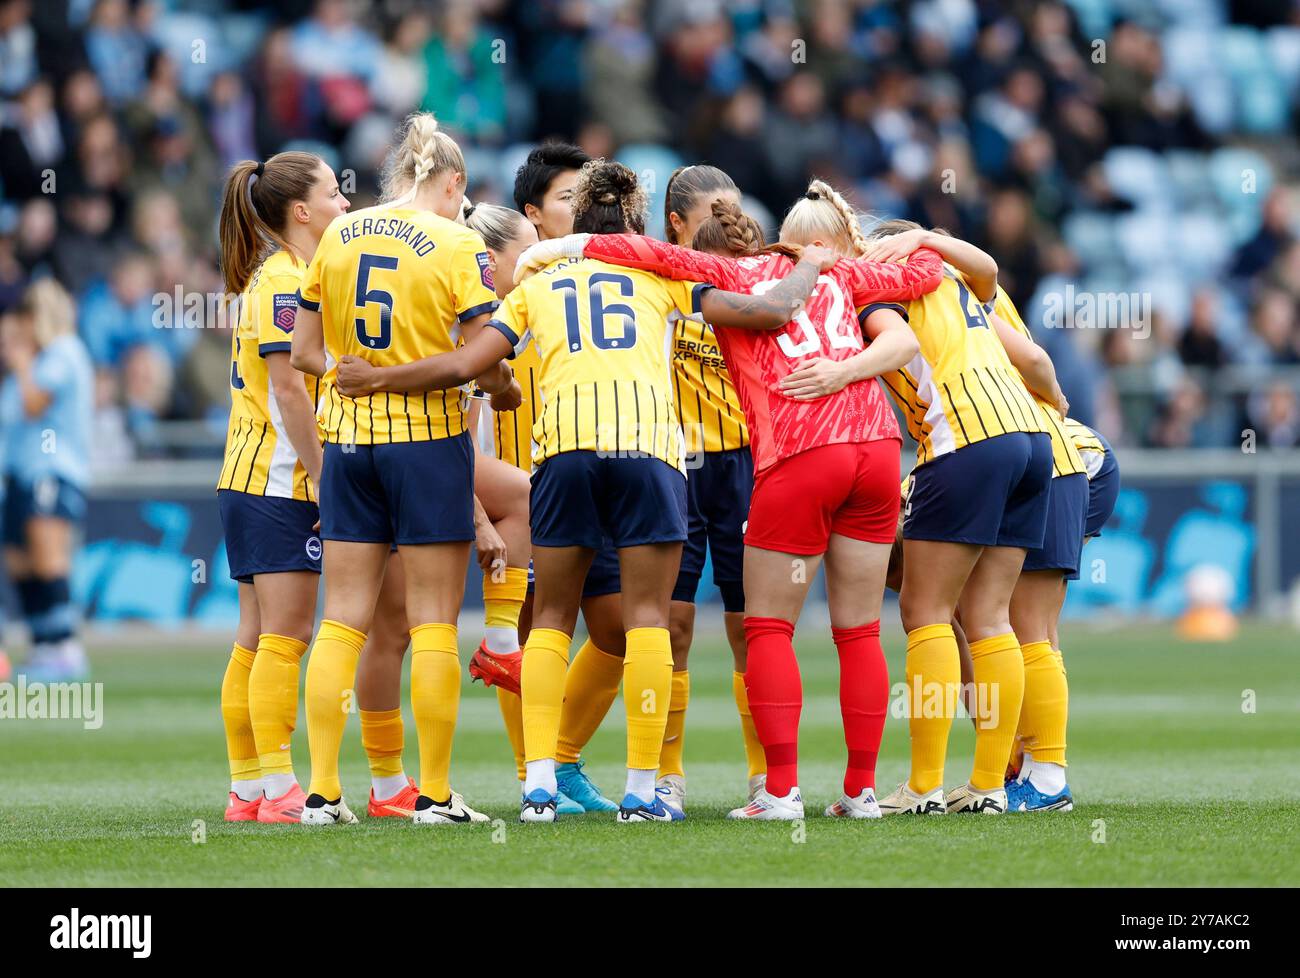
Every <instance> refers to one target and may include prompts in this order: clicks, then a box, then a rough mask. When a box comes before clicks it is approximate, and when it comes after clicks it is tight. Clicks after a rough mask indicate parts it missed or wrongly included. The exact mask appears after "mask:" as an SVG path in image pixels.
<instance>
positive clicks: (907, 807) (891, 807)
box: [879, 781, 948, 815]
mask: <svg viewBox="0 0 1300 978" xmlns="http://www.w3.org/2000/svg"><path fill="white" fill-rule="evenodd" d="M879 805H880V814H881V815H942V814H944V813H945V812H946V811H947V810H948V806H947V805H945V804H944V800H943V788H942V787H939V788H935V789H934V790H933V791H927V792H926V793H925V794H923V795H918V794H917V793H916V792H915V791H913V790H912V789H911V788H910V787H908V784H907V782H906V781H904V782H903V783H902V784H900V785H899V786H898V787H897V788H895V789H894V790H893V791H892V792H891V793H890V794H888V795H886V796H885V797H884V798H882V799H880V802H879Z"/></svg>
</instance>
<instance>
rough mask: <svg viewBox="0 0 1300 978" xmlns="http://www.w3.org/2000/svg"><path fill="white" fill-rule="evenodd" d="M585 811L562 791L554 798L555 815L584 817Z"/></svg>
mask: <svg viewBox="0 0 1300 978" xmlns="http://www.w3.org/2000/svg"><path fill="white" fill-rule="evenodd" d="M586 813H587V810H586V809H585V808H583V807H582V806H581V805H579V804H578V803H577V802H576V801H574V800H573V799H572V798H570V797H569V796H568V795H566V794H565V793H564V792H563V791H561V792H559V793H558V794H557V795H556V796H555V814H556V815H585V814H586Z"/></svg>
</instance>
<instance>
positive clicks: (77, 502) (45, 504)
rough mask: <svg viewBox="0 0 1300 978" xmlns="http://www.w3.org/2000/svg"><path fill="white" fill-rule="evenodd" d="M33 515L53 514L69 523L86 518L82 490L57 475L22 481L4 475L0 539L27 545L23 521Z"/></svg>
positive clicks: (25, 528) (14, 545) (25, 525)
mask: <svg viewBox="0 0 1300 978" xmlns="http://www.w3.org/2000/svg"><path fill="white" fill-rule="evenodd" d="M36 516H55V517H58V518H60V519H65V520H67V521H68V522H69V523H81V522H82V521H83V520H85V518H86V494H85V493H84V492H82V491H81V489H79V488H78V487H77V486H74V485H73V484H72V483H71V482H69V481H68V480H67V479H64V478H61V477H59V476H57V475H50V476H45V477H43V478H40V479H37V480H36V481H34V482H24V481H21V480H19V479H17V478H15V477H14V476H9V477H8V478H7V479H5V499H4V512H3V520H2V522H3V523H4V526H3V536H4V542H5V543H6V544H7V545H8V546H11V547H25V546H27V522H28V520H30V519H32V518H33V517H36Z"/></svg>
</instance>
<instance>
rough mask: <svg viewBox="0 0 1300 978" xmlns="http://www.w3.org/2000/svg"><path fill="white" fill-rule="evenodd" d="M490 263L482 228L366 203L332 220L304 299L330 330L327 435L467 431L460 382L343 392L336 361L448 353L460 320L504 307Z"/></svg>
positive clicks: (407, 436) (345, 438) (381, 437)
mask: <svg viewBox="0 0 1300 978" xmlns="http://www.w3.org/2000/svg"><path fill="white" fill-rule="evenodd" d="M488 267H489V266H488V254H487V246H486V245H485V244H484V243H483V239H482V238H481V237H480V236H479V235H478V233H477V232H475V231H472V230H470V229H469V228H467V227H465V226H464V225H461V224H457V223H455V222H454V221H448V220H447V219H446V218H443V217H439V216H438V215H437V214H434V213H432V212H430V211H423V210H416V209H413V208H409V207H369V208H366V209H365V210H361V211H356V212H354V213H349V214H343V215H341V216H340V217H337V218H335V219H334V222H333V223H332V224H330V226H329V227H328V228H327V229H326V231H325V234H324V236H323V237H322V238H321V241H320V244H319V245H318V246H317V248H316V254H315V256H314V257H313V258H312V261H311V264H310V265H309V266H308V267H307V273H306V275H305V276H304V278H303V282H302V289H301V294H300V297H299V302H300V304H301V305H302V307H303V308H304V309H313V310H319V311H320V314H321V323H322V326H323V329H324V334H325V352H326V354H327V358H326V363H327V365H328V366H329V368H330V369H329V370H328V371H327V372H326V375H325V384H324V386H323V397H322V399H321V402H320V409H319V413H318V420H319V421H320V425H321V428H322V430H323V431H324V433H325V440H326V441H330V442H344V443H352V444H358V445H380V444H386V443H388V442H402V441H433V440H435V439H438V438H450V437H452V436H454V435H459V434H460V433H461V432H463V431H464V430H465V407H466V394H465V392H464V391H463V390H461V389H460V388H452V389H450V390H434V391H425V392H424V393H422V394H394V393H388V392H383V391H381V392H379V393H377V394H367V395H365V396H364V397H358V398H351V397H344V396H343V395H342V394H340V393H339V392H338V390H337V389H336V388H335V386H334V383H333V378H334V371H333V365H334V364H335V363H336V362H337V361H338V360H339V358H341V357H343V356H346V355H348V354H351V355H353V356H360V357H365V358H366V359H367V360H369V361H370V362H371V363H373V364H375V366H379V367H388V366H394V365H396V364H401V363H410V362H412V361H414V360H421V359H423V358H425V357H429V356H434V355H435V354H439V353H450V352H451V351H452V350H453V349H455V347H456V345H457V343H458V342H459V340H460V327H459V324H460V323H463V322H465V321H466V320H468V319H472V318H474V317H475V316H478V315H480V314H482V313H485V312H491V311H492V310H493V309H495V308H496V306H497V298H496V293H495V292H494V291H493V290H492V289H491V288H490V287H489V285H488V283H489V282H490V281H491V273H490V272H489V270H488Z"/></svg>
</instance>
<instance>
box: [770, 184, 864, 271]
mask: <svg viewBox="0 0 1300 978" xmlns="http://www.w3.org/2000/svg"><path fill="white" fill-rule="evenodd" d="M781 237H782V238H786V239H791V240H798V241H813V240H816V239H818V238H829V239H831V240H833V241H839V242H841V243H843V244H845V245H847V246H848V247H849V249H850V250H851V252H852V254H853V255H854V256H861V255H863V254H865V252H866V250H867V239H866V236H865V235H863V233H862V224H861V222H860V220H859V218H858V213H857V211H855V210H854V209H853V208H852V206H850V204H849V202H848V201H847V200H845V199H844V198H843V197H842V196H840V194H839V192H838V191H837V190H835V188H834V187H832V186H831V185H830V184H828V183H826V182H824V181H822V180H814V181H812V183H810V184H808V190H807V192H806V193H805V194H804V195H803V197H802V198H801V199H799V200H797V201H795V204H794V206H793V207H791V208H790V210H789V211H788V212H787V213H786V215H785V220H784V221H782V222H781Z"/></svg>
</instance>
